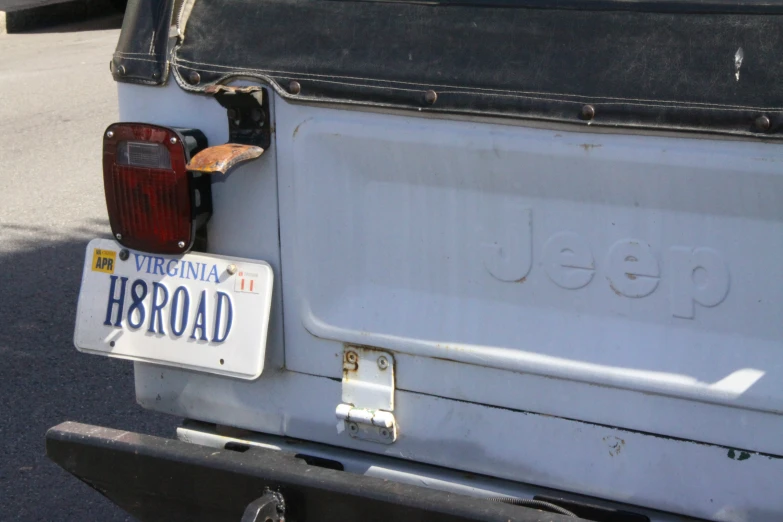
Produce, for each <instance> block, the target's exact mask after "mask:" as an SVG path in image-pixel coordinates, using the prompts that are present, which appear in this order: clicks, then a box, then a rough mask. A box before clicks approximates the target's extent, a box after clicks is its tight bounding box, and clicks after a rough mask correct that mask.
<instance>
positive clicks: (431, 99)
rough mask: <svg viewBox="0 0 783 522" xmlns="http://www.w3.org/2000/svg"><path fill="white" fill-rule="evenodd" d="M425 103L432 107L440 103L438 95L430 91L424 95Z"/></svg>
mask: <svg viewBox="0 0 783 522" xmlns="http://www.w3.org/2000/svg"><path fill="white" fill-rule="evenodd" d="M424 101H425V102H427V103H429V104H430V105H432V104H433V103H435V102H436V101H438V93H437V92H435V91H433V90H432V89H430V90H429V91H427V92H425V93H424Z"/></svg>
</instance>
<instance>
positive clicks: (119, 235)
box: [114, 234, 122, 240]
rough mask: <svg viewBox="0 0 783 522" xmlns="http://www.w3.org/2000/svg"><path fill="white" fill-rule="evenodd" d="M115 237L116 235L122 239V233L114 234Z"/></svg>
mask: <svg viewBox="0 0 783 522" xmlns="http://www.w3.org/2000/svg"><path fill="white" fill-rule="evenodd" d="M114 237H116V238H117V239H118V240H119V239H122V234H114Z"/></svg>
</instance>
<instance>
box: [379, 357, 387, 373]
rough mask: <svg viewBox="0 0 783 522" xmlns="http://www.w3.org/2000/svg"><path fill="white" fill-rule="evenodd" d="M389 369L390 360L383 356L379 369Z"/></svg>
mask: <svg viewBox="0 0 783 522" xmlns="http://www.w3.org/2000/svg"><path fill="white" fill-rule="evenodd" d="M388 367H389V359H387V358H386V357H383V356H381V357H378V368H380V369H381V370H385V369H386V368H388Z"/></svg>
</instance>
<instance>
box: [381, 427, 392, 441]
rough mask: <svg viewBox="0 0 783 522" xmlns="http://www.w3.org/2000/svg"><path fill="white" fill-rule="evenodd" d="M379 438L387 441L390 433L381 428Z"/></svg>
mask: <svg viewBox="0 0 783 522" xmlns="http://www.w3.org/2000/svg"><path fill="white" fill-rule="evenodd" d="M381 437H383V438H384V439H388V438H389V437H391V432H390V431H389V430H387V429H386V428H381Z"/></svg>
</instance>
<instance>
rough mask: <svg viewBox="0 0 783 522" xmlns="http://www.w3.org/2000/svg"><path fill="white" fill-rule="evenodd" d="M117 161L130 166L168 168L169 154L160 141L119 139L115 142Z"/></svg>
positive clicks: (169, 165) (169, 164) (169, 162)
mask: <svg viewBox="0 0 783 522" xmlns="http://www.w3.org/2000/svg"><path fill="white" fill-rule="evenodd" d="M117 163H118V164H119V165H129V166H131V167H148V168H153V169H170V168H171V155H170V154H169V150H168V149H167V148H166V146H165V145H163V144H162V143H146V142H143V141H121V142H120V143H118V144H117Z"/></svg>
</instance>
